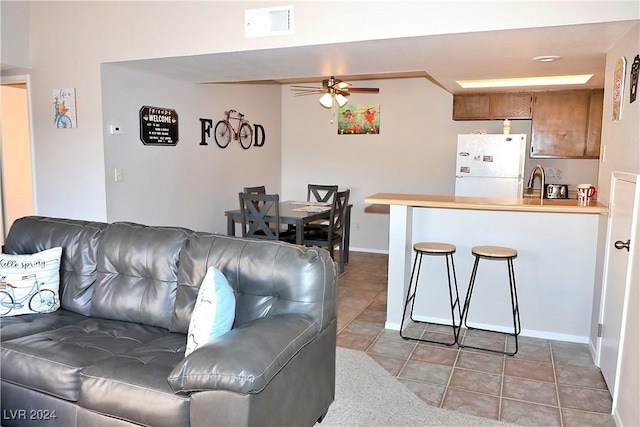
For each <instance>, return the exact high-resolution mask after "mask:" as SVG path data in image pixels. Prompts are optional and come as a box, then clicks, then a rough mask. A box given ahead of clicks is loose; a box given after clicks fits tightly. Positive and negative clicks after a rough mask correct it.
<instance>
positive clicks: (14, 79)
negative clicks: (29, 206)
mask: <svg viewBox="0 0 640 427" xmlns="http://www.w3.org/2000/svg"><path fill="white" fill-rule="evenodd" d="M16 83H24V85H25V87H26V89H27V120H28V121H29V149H30V159H29V160H30V162H31V182H32V187H33V188H32V195H33V200H32V202H33V213H34V214H36V213H37V212H38V205H37V200H38V197H37V195H36V194H37V193H36V190H37V185H36V167H35V166H36V163H35V150H34V144H33V107H32V105H31V79H30V76H29V75H28V74H23V75H16V76H2V77H0V84H2V85H5V84H16ZM3 162H4V158H3V153H2V144H0V208H1V209H2V212H1V213H0V233H1V234H2V242H4V238H5V237H6V235H7V233H8V232H9V230H8V229H7V227H8V225H7V224H6V208H5V200H4V195H5V180H4V169H3Z"/></svg>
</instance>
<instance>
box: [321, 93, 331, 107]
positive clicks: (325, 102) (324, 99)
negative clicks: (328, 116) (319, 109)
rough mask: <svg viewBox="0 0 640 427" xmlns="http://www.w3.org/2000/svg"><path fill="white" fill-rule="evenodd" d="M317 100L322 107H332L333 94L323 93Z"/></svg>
mask: <svg viewBox="0 0 640 427" xmlns="http://www.w3.org/2000/svg"><path fill="white" fill-rule="evenodd" d="M319 101H320V105H322V106H323V107H324V108H331V107H333V96H331V94H330V93H325V94H324V95H322V96H321V97H320V99H319Z"/></svg>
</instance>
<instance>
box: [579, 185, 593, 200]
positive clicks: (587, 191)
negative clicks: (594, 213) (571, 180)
mask: <svg viewBox="0 0 640 427" xmlns="http://www.w3.org/2000/svg"><path fill="white" fill-rule="evenodd" d="M596 193H597V191H596V187H594V186H593V185H591V184H578V201H579V202H580V203H589V202H590V201H591V200H592V199H593V198H594V197H595V195H596Z"/></svg>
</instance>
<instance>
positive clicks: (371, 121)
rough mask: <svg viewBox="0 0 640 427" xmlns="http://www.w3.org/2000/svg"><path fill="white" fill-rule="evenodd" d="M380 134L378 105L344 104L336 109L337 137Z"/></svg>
mask: <svg viewBox="0 0 640 427" xmlns="http://www.w3.org/2000/svg"><path fill="white" fill-rule="evenodd" d="M378 133H380V104H362V105H354V104H346V105H345V106H343V107H340V108H339V109H338V135H370V134H378Z"/></svg>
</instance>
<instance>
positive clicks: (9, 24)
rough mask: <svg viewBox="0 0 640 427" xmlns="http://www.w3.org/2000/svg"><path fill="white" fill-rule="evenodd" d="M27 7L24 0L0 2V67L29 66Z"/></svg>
mask: <svg viewBox="0 0 640 427" xmlns="http://www.w3.org/2000/svg"><path fill="white" fill-rule="evenodd" d="M29 9H30V3H29V2H26V1H3V2H0V29H1V30H2V37H0V52H2V69H3V70H4V69H11V68H17V67H28V66H29V38H30V37H29V30H30V26H29Z"/></svg>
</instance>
